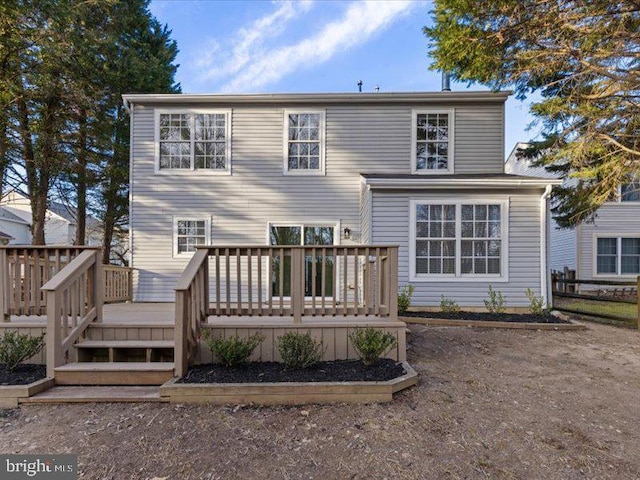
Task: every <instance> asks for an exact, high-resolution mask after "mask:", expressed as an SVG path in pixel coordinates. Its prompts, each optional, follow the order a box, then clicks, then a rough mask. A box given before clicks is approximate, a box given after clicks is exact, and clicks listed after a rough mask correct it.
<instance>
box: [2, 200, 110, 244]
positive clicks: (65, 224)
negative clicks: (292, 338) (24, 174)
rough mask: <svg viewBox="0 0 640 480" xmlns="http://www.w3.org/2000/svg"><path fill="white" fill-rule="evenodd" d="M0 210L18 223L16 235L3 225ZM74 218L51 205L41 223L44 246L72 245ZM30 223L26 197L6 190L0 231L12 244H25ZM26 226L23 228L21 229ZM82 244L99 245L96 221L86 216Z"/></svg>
mask: <svg viewBox="0 0 640 480" xmlns="http://www.w3.org/2000/svg"><path fill="white" fill-rule="evenodd" d="M2 211H4V212H6V213H8V214H10V215H11V216H12V217H13V218H14V219H17V220H19V221H20V222H21V224H22V226H21V231H20V234H19V235H16V234H14V233H13V231H11V230H8V229H7V228H6V227H5V226H4V225H5V223H3V222H4V221H5V220H4V219H3V217H2V213H1V212H2ZM75 217H76V215H75V211H74V210H73V209H70V208H68V207H66V206H65V205H63V204H61V203H57V202H51V204H50V206H49V209H48V210H47V213H46V220H45V227H44V231H45V241H46V243H47V245H73V244H74V243H75V236H76V218H75ZM31 222H32V216H31V202H30V200H29V198H28V197H26V196H24V195H22V194H21V193H18V192H16V191H10V192H8V193H7V194H5V195H4V196H3V197H2V201H0V226H2V227H3V228H0V229H1V230H3V231H5V232H7V233H10V234H11V235H12V236H13V237H14V239H13V240H12V241H11V242H10V243H12V244H16V245H26V244H30V243H31V238H32V237H31V230H30V225H31ZM25 226H26V228H25ZM86 244H87V245H91V246H99V245H101V244H102V230H101V227H100V222H99V221H98V220H97V219H95V218H93V217H91V216H87V239H86Z"/></svg>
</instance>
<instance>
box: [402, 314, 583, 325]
mask: <svg viewBox="0 0 640 480" xmlns="http://www.w3.org/2000/svg"><path fill="white" fill-rule="evenodd" d="M401 316H403V317H416V318H443V319H445V320H475V321H483V322H516V323H571V322H568V321H566V320H562V319H561V318H558V317H556V316H555V315H551V314H550V313H547V314H545V315H532V314H530V313H528V314H527V313H524V314H523V313H489V312H458V313H444V312H405V313H403V314H402V315H401Z"/></svg>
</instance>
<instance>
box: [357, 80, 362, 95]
mask: <svg viewBox="0 0 640 480" xmlns="http://www.w3.org/2000/svg"><path fill="white" fill-rule="evenodd" d="M357 85H358V92H360V93H362V80H358V83H357Z"/></svg>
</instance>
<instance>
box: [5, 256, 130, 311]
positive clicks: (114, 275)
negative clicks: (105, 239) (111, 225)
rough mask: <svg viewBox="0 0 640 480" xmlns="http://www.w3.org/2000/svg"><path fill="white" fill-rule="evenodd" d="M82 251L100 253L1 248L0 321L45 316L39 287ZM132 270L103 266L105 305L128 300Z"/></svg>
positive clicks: (45, 309) (45, 304) (44, 302)
mask: <svg viewBox="0 0 640 480" xmlns="http://www.w3.org/2000/svg"><path fill="white" fill-rule="evenodd" d="M84 251H99V247H87V246H68V245H62V246H31V245H24V246H22V245H20V246H12V245H9V246H1V247H0V321H2V320H4V321H9V317H10V316H11V315H16V316H20V315H46V313H47V299H46V295H45V294H44V292H42V291H41V287H42V286H43V285H44V284H45V283H47V282H48V281H49V280H50V279H51V278H53V276H54V275H56V274H57V273H58V272H60V271H61V270H62V269H63V268H64V267H65V266H67V265H68V264H69V262H71V261H72V260H73V259H74V258H76V257H77V256H78V255H80V254H81V253H82V252H84ZM131 271H132V269H131V268H129V267H118V266H115V265H107V266H105V268H104V269H103V272H104V275H105V278H104V281H103V283H104V285H105V288H106V290H105V301H106V302H124V301H128V300H131V291H132V288H131V277H132V273H131Z"/></svg>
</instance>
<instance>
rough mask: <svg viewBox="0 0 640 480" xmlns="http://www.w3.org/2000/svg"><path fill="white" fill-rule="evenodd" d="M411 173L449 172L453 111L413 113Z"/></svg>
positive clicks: (450, 166) (451, 171)
mask: <svg viewBox="0 0 640 480" xmlns="http://www.w3.org/2000/svg"><path fill="white" fill-rule="evenodd" d="M412 115H413V119H412V134H411V171H412V173H414V174H442V173H453V133H454V121H453V120H454V111H453V110H413V112H412Z"/></svg>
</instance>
